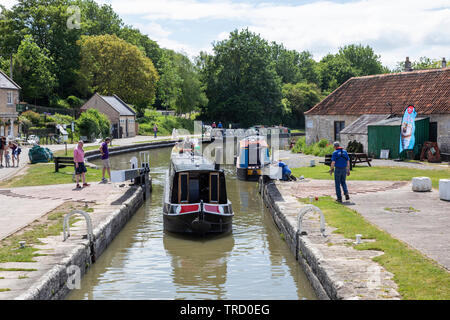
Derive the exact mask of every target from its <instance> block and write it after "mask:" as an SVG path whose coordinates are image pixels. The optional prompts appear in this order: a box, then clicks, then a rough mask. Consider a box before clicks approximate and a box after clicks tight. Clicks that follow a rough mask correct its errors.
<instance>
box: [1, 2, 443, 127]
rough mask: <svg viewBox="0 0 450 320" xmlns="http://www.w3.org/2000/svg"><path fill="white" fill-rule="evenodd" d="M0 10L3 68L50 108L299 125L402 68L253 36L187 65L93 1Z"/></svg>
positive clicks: (358, 49) (363, 51)
mask: <svg viewBox="0 0 450 320" xmlns="http://www.w3.org/2000/svg"><path fill="white" fill-rule="evenodd" d="M0 12H1V15H2V18H1V19H0V68H1V69H2V70H4V72H5V73H6V74H9V73H10V68H11V67H12V72H13V79H14V80H15V81H16V82H17V83H18V84H19V85H20V86H21V87H22V91H21V101H25V102H27V103H31V104H36V105H41V106H48V107H53V108H79V107H80V106H81V105H82V104H83V102H84V101H86V100H87V99H88V98H90V97H91V95H92V94H93V93H94V92H98V93H100V94H103V95H112V94H117V95H119V96H120V97H121V98H122V99H123V100H125V101H126V102H127V103H129V104H130V105H132V106H133V108H135V110H137V113H138V117H141V118H142V119H145V113H146V109H164V110H166V109H170V110H175V111H176V112H177V113H178V114H182V113H190V112H200V116H199V118H200V119H202V120H204V121H206V122H209V121H222V122H223V123H225V124H228V123H233V124H236V125H240V126H251V125H254V124H267V125H273V124H280V123H281V124H284V125H288V126H290V127H303V126H304V116H303V113H304V112H305V111H307V110H308V109H310V108H311V107H313V106H314V105H315V104H316V103H318V102H320V101H321V100H322V99H323V98H324V97H326V96H327V95H328V94H329V93H330V92H332V91H333V90H335V89H336V88H337V87H339V86H340V85H341V84H343V83H344V82H345V81H347V80H348V79H349V78H351V77H355V76H364V75H371V74H380V73H387V72H394V71H398V70H401V68H402V64H401V63H399V64H398V66H397V68H396V69H395V70H389V69H388V68H386V67H385V66H383V65H382V63H381V61H380V56H379V55H377V54H376V53H375V52H374V51H373V49H372V48H371V47H369V46H363V45H360V44H351V45H346V46H343V47H341V48H340V50H339V51H338V52H337V53H335V54H332V53H330V54H328V55H326V56H325V57H323V58H322V59H321V60H320V61H316V60H314V57H313V56H312V54H311V53H310V52H309V51H307V50H305V51H302V52H298V51H295V50H289V49H287V48H285V47H284V46H283V44H278V43H275V42H269V41H268V40H266V39H263V38H261V36H260V35H258V34H255V33H253V32H251V31H249V30H248V29H242V30H234V31H232V32H230V35H229V37H228V39H225V40H223V41H218V42H215V43H213V52H212V54H208V53H205V52H200V54H199V56H198V57H196V58H195V59H190V58H189V57H187V56H186V55H185V54H183V53H179V52H174V51H173V50H169V49H165V48H161V47H160V46H159V45H158V43H157V42H156V41H154V40H152V39H151V38H150V37H149V36H148V35H145V34H143V33H141V32H140V31H139V30H138V29H136V28H134V27H132V26H130V25H126V24H125V23H124V22H123V21H122V19H121V18H120V17H119V15H118V14H116V13H115V12H114V10H113V8H112V7H111V6H109V5H99V4H97V3H96V2H95V1H93V0H19V1H18V2H17V4H16V5H14V6H13V7H12V8H11V9H9V10H8V9H5V8H4V7H2V6H1V5H0ZM436 63H437V62H436V60H431V59H429V58H426V57H423V58H421V59H420V61H417V62H413V66H414V67H415V68H422V69H423V68H432V67H435V65H436Z"/></svg>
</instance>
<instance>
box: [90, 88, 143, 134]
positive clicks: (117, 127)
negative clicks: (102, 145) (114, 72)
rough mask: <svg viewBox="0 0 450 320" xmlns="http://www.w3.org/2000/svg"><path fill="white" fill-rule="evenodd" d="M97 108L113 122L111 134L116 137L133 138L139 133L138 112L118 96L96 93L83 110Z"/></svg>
mask: <svg viewBox="0 0 450 320" xmlns="http://www.w3.org/2000/svg"><path fill="white" fill-rule="evenodd" d="M87 109H97V110H98V111H99V112H101V113H103V114H105V115H106V116H107V117H108V119H109V121H110V122H111V136H112V137H113V138H115V139H121V138H131V137H134V136H136V135H137V132H138V130H137V123H136V112H134V111H133V109H131V108H130V107H129V106H128V105H127V104H126V103H125V102H123V101H122V99H120V98H119V97H118V96H116V95H113V96H101V95H99V94H98V93H95V94H94V95H93V96H92V97H91V98H90V99H89V100H88V101H87V102H86V103H85V104H84V105H83V106H82V107H81V111H86V110H87Z"/></svg>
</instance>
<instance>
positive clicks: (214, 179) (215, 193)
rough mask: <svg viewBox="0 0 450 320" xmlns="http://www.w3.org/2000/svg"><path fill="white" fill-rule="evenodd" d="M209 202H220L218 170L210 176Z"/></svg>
mask: <svg viewBox="0 0 450 320" xmlns="http://www.w3.org/2000/svg"><path fill="white" fill-rule="evenodd" d="M209 202H211V203H218V202H219V174H218V173H216V172H214V173H211V174H210V176H209Z"/></svg>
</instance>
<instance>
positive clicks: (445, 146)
mask: <svg viewBox="0 0 450 320" xmlns="http://www.w3.org/2000/svg"><path fill="white" fill-rule="evenodd" d="M430 122H437V124H438V138H437V143H438V146H439V149H440V150H441V152H445V153H450V114H436V115H431V116H430Z"/></svg>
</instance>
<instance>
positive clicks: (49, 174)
mask: <svg viewBox="0 0 450 320" xmlns="http://www.w3.org/2000/svg"><path fill="white" fill-rule="evenodd" d="M73 173H74V168H73V167H65V168H61V169H59V172H55V165H54V163H36V164H32V165H30V166H29V168H28V169H27V171H26V173H25V174H24V175H16V176H15V177H13V178H12V179H10V180H7V181H2V182H0V188H18V187H29V186H43V185H51V184H69V183H74V182H73V181H72V175H73ZM101 179H102V170H101V169H97V170H96V169H92V168H87V173H86V181H87V182H95V181H100V180H101Z"/></svg>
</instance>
